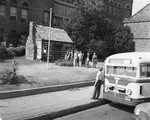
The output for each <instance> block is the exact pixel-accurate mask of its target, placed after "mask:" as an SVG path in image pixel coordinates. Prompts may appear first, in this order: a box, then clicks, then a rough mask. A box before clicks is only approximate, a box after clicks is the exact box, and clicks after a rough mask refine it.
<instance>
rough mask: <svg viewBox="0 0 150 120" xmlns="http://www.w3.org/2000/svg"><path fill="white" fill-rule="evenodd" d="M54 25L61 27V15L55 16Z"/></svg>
mask: <svg viewBox="0 0 150 120" xmlns="http://www.w3.org/2000/svg"><path fill="white" fill-rule="evenodd" d="M53 23H54V27H60V26H61V25H62V24H63V19H62V18H59V17H54V22H53Z"/></svg>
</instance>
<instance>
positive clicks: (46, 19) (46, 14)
mask: <svg viewBox="0 0 150 120" xmlns="http://www.w3.org/2000/svg"><path fill="white" fill-rule="evenodd" d="M43 22H44V24H48V23H49V11H44V21H43Z"/></svg>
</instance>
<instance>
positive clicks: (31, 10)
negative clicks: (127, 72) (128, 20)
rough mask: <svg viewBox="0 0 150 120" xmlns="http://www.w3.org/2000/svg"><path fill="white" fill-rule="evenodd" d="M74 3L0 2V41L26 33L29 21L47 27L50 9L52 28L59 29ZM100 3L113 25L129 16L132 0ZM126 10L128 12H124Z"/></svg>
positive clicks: (67, 0)
mask: <svg viewBox="0 0 150 120" xmlns="http://www.w3.org/2000/svg"><path fill="white" fill-rule="evenodd" d="M75 1H77V0H42V1H41V0H1V1H0V7H1V8H2V7H4V10H2V9H0V10H1V11H0V39H2V41H5V40H7V39H8V34H9V32H10V31H16V32H24V31H26V32H28V29H29V22H30V21H34V22H36V23H37V24H41V25H46V26H48V25H49V18H50V15H49V13H50V10H49V9H50V8H52V9H53V14H52V26H56V27H60V26H61V25H62V23H63V21H66V22H67V21H68V20H69V14H70V12H71V11H72V10H73V8H74V2H75ZM101 1H102V2H103V3H104V5H105V9H106V11H107V14H108V16H109V18H111V19H112V20H113V23H120V22H121V21H122V20H123V19H124V18H125V17H130V16H131V12H132V3H133V0H101ZM41 2H42V3H41ZM11 7H13V9H14V7H15V8H16V19H15V20H12V19H11V18H14V17H11V14H12V11H13V10H10V9H11ZM126 8H127V10H129V12H126ZM22 10H26V11H27V15H26V16H24V17H26V21H22V16H23V15H22ZM0 41H1V40H0Z"/></svg>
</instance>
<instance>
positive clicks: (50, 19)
mask: <svg viewBox="0 0 150 120" xmlns="http://www.w3.org/2000/svg"><path fill="white" fill-rule="evenodd" d="M51 21H52V8H50V15H49V40H48V54H47V68H48V66H49V54H50V40H51V39H50V29H51Z"/></svg>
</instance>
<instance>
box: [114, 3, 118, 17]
mask: <svg viewBox="0 0 150 120" xmlns="http://www.w3.org/2000/svg"><path fill="white" fill-rule="evenodd" d="M117 14H118V13H117V3H115V6H114V15H115V16H117Z"/></svg>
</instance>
